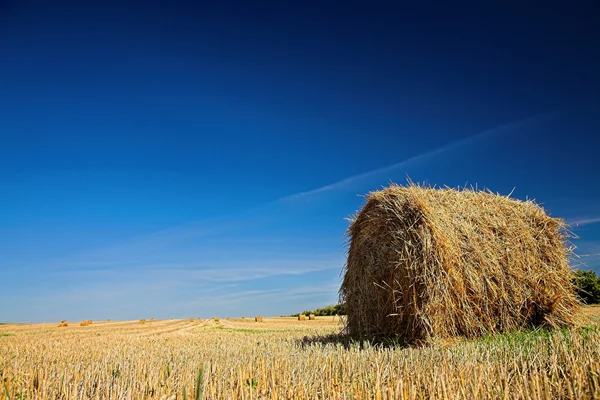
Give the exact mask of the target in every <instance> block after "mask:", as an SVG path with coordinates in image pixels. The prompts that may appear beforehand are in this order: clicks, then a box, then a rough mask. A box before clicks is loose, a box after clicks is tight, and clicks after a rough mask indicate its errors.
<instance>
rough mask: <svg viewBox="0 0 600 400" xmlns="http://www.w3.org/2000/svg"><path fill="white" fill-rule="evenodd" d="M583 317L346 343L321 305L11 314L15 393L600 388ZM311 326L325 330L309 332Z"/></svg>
mask: <svg viewBox="0 0 600 400" xmlns="http://www.w3.org/2000/svg"><path fill="white" fill-rule="evenodd" d="M582 316H583V317H584V318H585V319H586V321H585V323H583V326H582V327H580V328H577V329H574V330H570V331H569V330H563V331H556V332H551V333H549V332H545V331H535V332H531V331H525V332H519V333H514V334H510V335H497V336H491V337H485V338H481V339H478V340H475V341H464V340H457V341H455V342H453V343H443V344H438V345H433V346H429V347H423V348H399V347H392V346H390V347H377V346H371V345H368V344H366V345H365V344H363V345H362V346H360V345H358V344H350V345H344V344H343V343H336V342H335V341H333V342H332V341H331V340H319V339H316V340H315V338H318V337H325V338H327V336H326V335H329V334H331V333H335V332H338V331H339V329H340V324H339V320H337V319H335V318H333V317H317V319H316V320H315V321H308V320H307V321H297V319H296V318H265V319H264V322H262V323H260V322H254V319H253V318H252V319H250V318H246V319H245V320H241V319H233V320H227V319H220V320H218V321H216V320H197V319H195V320H193V321H191V320H163V321H154V322H149V321H147V322H146V323H144V324H142V323H140V322H139V321H128V322H93V323H92V324H91V325H89V326H80V324H79V321H77V322H69V324H68V326H67V327H61V328H59V327H57V325H58V322H56V323H53V324H36V325H24V324H21V325H17V324H7V325H0V396H1V397H6V398H10V399H13V398H23V399H25V398H28V399H29V398H53V399H54V398H56V399H58V398H63V399H72V398H93V399H94V398H98V399H105V398H113V399H129V398H131V399H144V398H146V399H150V398H158V399H160V398H173V399H174V398H175V397H174V396H176V398H179V399H181V398H190V399H192V398H196V395H197V394H198V395H199V394H200V393H201V394H202V395H203V398H205V399H216V398H229V399H259V398H263V399H267V398H268V399H292V398H294V399H325V398H326V399H355V398H360V399H366V398H375V399H404V398H406V399H426V398H442V399H443V398H449V399H453V398H474V399H479V398H506V399H518V398H522V399H528V398H531V399H535V398H560V397H563V398H574V399H575V398H577V399H579V398H600V375H599V374H600V328H598V326H599V322H600V307H586V308H585V309H584V310H583V312H582ZM306 337H309V338H312V339H313V340H306Z"/></svg>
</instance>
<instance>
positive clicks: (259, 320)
mask: <svg viewBox="0 0 600 400" xmlns="http://www.w3.org/2000/svg"><path fill="white" fill-rule="evenodd" d="M254 321H255V322H263V317H261V316H258V317H256V318H254Z"/></svg>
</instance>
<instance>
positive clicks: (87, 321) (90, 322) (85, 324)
mask: <svg viewBox="0 0 600 400" xmlns="http://www.w3.org/2000/svg"><path fill="white" fill-rule="evenodd" d="M91 324H92V320H91V319H84V320H83V321H81V322H80V323H79V325H80V326H89V325H91Z"/></svg>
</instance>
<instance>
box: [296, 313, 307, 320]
mask: <svg viewBox="0 0 600 400" xmlns="http://www.w3.org/2000/svg"><path fill="white" fill-rule="evenodd" d="M298 321H306V315H304V314H299V315H298Z"/></svg>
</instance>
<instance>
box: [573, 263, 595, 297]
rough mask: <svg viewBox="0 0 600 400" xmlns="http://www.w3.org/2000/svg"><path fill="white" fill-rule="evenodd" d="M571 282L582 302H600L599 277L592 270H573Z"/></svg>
mask: <svg viewBox="0 0 600 400" xmlns="http://www.w3.org/2000/svg"><path fill="white" fill-rule="evenodd" d="M573 283H574V284H575V288H576V291H577V296H579V298H580V299H581V301H582V303H584V304H599V303H600V277H599V276H597V275H596V273H595V272H594V271H582V270H577V271H575V277H574V278H573Z"/></svg>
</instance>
